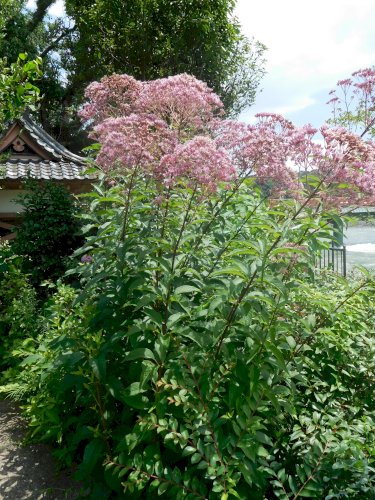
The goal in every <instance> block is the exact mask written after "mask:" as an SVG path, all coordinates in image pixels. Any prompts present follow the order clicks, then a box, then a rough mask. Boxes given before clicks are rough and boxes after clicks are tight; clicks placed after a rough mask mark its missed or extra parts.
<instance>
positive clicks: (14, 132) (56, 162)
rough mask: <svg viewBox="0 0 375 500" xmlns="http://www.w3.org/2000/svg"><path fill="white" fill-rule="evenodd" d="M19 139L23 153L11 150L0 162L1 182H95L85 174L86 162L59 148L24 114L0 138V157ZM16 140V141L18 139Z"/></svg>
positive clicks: (58, 145)
mask: <svg viewBox="0 0 375 500" xmlns="http://www.w3.org/2000/svg"><path fill="white" fill-rule="evenodd" d="M17 138H20V140H21V141H24V142H22V144H25V143H26V147H27V148H28V149H27V148H26V149H24V150H18V149H16V150H15V149H13V150H12V149H11V151H12V152H11V154H10V156H9V157H8V159H6V160H4V163H1V161H0V179H3V180H18V179H25V178H28V177H31V178H34V179H45V180H47V179H51V180H63V181H64V180H66V181H68V180H73V181H74V180H84V179H94V178H95V177H96V176H95V175H92V174H89V175H87V174H84V172H85V170H86V169H87V166H88V165H87V163H86V160H85V158H82V157H81V156H78V155H76V154H74V153H71V152H70V151H69V150H68V149H66V148H65V147H64V146H63V145H62V144H59V143H58V142H57V141H56V140H55V139H54V138H53V137H51V136H50V135H49V134H48V133H47V132H46V131H45V130H43V129H42V128H41V127H40V126H39V125H37V124H36V123H34V122H33V120H32V119H31V118H30V117H29V115H28V114H27V113H26V114H24V115H23V116H22V117H21V118H19V119H18V120H16V122H15V123H14V124H13V125H12V126H11V127H10V128H9V129H8V132H7V133H6V134H5V136H4V137H3V139H2V141H1V138H0V146H1V147H0V153H1V151H7V149H8V150H9V148H12V144H13V145H14V141H15V140H16V139H17ZM17 140H18V139H17Z"/></svg>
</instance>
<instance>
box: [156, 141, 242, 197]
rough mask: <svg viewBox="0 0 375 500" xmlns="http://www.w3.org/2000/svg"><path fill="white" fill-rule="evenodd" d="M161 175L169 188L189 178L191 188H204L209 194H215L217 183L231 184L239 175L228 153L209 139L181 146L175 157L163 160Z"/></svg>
mask: <svg viewBox="0 0 375 500" xmlns="http://www.w3.org/2000/svg"><path fill="white" fill-rule="evenodd" d="M159 173H160V176H161V177H162V178H163V179H164V182H165V184H166V185H167V186H171V185H173V184H174V182H175V180H176V179H179V178H186V179H188V180H189V184H190V185H191V186H192V187H194V186H195V185H204V186H206V188H207V189H208V190H209V191H215V189H216V185H217V183H218V182H230V181H232V180H233V179H235V178H236V175H237V173H236V169H235V168H234V166H233V165H232V164H231V160H230V158H229V155H228V154H227V152H226V151H225V150H224V149H222V148H218V146H217V144H216V143H215V141H213V140H212V139H210V138H209V137H206V136H196V137H194V138H193V139H191V140H190V141H188V142H185V143H184V144H179V145H178V146H177V147H176V149H175V150H174V152H173V153H172V154H168V155H166V156H164V158H163V159H162V161H161V162H160V169H159Z"/></svg>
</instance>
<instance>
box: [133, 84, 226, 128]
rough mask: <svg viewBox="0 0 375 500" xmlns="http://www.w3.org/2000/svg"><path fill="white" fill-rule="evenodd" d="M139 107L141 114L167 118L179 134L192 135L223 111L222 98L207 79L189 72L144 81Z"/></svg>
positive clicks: (166, 120)
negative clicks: (205, 80)
mask: <svg viewBox="0 0 375 500" xmlns="http://www.w3.org/2000/svg"><path fill="white" fill-rule="evenodd" d="M137 107H138V110H139V112H141V113H152V114H154V115H156V116H158V117H159V118H161V119H163V120H164V121H165V122H166V123H167V124H168V125H169V126H170V127H172V128H173V129H175V130H177V132H178V133H179V134H181V133H183V134H186V133H189V134H190V135H191V133H192V132H193V131H197V130H202V129H204V128H205V127H206V126H207V124H208V123H209V122H210V121H211V120H212V119H213V118H214V117H215V116H216V115H218V114H221V113H222V112H223V103H222V102H221V100H220V98H219V97H218V96H217V95H216V94H215V93H214V92H213V91H212V90H211V89H210V88H209V87H208V86H207V85H206V84H205V83H204V82H201V81H200V80H197V79H196V78H194V77H193V76H191V75H187V74H182V75H176V76H171V77H169V78H161V79H159V80H153V81H151V82H146V83H144V84H143V88H142V93H141V95H140V98H139V100H138V102H137Z"/></svg>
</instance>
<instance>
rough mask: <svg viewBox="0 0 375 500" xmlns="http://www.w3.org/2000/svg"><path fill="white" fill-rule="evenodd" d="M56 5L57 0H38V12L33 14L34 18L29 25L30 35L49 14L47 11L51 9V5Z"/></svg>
mask: <svg viewBox="0 0 375 500" xmlns="http://www.w3.org/2000/svg"><path fill="white" fill-rule="evenodd" d="M53 3H55V0H38V2H37V4H36V11H35V12H34V13H33V16H32V18H31V19H30V21H29V23H28V25H27V31H28V33H32V32H33V31H34V30H35V28H37V26H39V24H40V23H41V22H42V21H43V19H44V16H45V15H46V13H47V10H48V9H49V8H50V7H51V5H52V4H53Z"/></svg>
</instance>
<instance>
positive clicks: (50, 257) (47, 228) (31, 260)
mask: <svg viewBox="0 0 375 500" xmlns="http://www.w3.org/2000/svg"><path fill="white" fill-rule="evenodd" d="M25 188H26V190H27V191H26V193H25V194H23V195H21V196H20V199H19V201H20V203H21V204H22V205H23V208H24V212H23V220H22V224H21V225H20V226H18V227H17V238H16V240H15V242H14V250H15V252H16V253H17V254H18V255H21V256H23V257H24V259H23V263H22V269H23V271H24V272H25V273H27V274H30V279H31V281H32V283H33V284H35V285H40V284H41V282H42V281H43V280H46V279H50V280H55V279H57V278H59V277H61V276H62V275H63V273H64V272H65V269H66V259H67V257H68V256H69V255H70V254H71V253H72V252H73V250H74V249H75V248H76V247H77V246H78V244H79V242H80V237H79V234H78V232H79V221H78V219H77V217H76V216H77V206H76V204H75V202H74V200H73V198H72V196H71V195H70V193H69V192H68V191H67V189H66V188H65V187H64V186H61V185H59V184H57V183H54V182H52V181H50V182H47V181H43V183H40V182H38V181H35V180H29V181H27V182H26V183H25Z"/></svg>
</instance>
